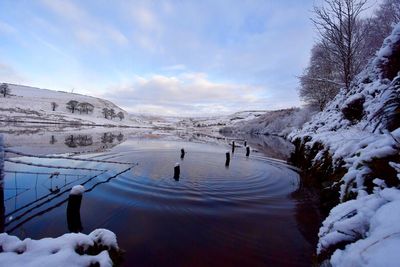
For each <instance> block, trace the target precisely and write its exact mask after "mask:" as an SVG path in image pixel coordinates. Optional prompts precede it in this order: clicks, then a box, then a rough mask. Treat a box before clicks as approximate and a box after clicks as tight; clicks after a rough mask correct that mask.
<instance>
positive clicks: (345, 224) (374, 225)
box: [318, 188, 400, 267]
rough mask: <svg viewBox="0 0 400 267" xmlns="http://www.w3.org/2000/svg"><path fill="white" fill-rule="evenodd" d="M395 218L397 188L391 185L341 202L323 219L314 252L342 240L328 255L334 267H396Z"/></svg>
mask: <svg viewBox="0 0 400 267" xmlns="http://www.w3.org/2000/svg"><path fill="white" fill-rule="evenodd" d="M399 220H400V190H397V189H394V188H386V189H383V190H381V191H380V190H379V191H378V192H376V193H375V194H371V195H367V194H365V195H363V196H359V197H358V198H357V199H355V200H350V201H347V202H344V203H342V204H340V205H338V206H337V207H335V208H334V209H332V211H331V214H330V216H329V217H328V218H327V219H326V220H325V221H324V222H323V226H322V227H321V229H320V233H319V236H320V240H319V243H318V253H320V252H321V251H322V250H323V249H324V248H328V247H331V246H334V245H337V244H338V243H343V242H345V243H347V245H346V246H345V247H344V248H343V249H338V250H336V251H335V252H334V253H333V255H332V257H331V264H332V266H334V267H336V266H337V267H361V266H371V267H372V266H387V267H395V266H398V263H399V262H400V254H399V253H398V249H399V244H400V225H399V223H398V222H399Z"/></svg>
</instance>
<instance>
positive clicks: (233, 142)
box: [232, 141, 235, 154]
mask: <svg viewBox="0 0 400 267" xmlns="http://www.w3.org/2000/svg"><path fill="white" fill-rule="evenodd" d="M233 153H235V141H232V154H233Z"/></svg>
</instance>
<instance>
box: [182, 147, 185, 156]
mask: <svg viewBox="0 0 400 267" xmlns="http://www.w3.org/2000/svg"><path fill="white" fill-rule="evenodd" d="M184 157H185V150H184V149H183V148H182V149H181V159H183V158H184Z"/></svg>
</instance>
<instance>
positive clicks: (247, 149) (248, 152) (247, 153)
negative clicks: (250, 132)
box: [246, 146, 250, 157]
mask: <svg viewBox="0 0 400 267" xmlns="http://www.w3.org/2000/svg"><path fill="white" fill-rule="evenodd" d="M248 156H250V147H249V146H246V157H248Z"/></svg>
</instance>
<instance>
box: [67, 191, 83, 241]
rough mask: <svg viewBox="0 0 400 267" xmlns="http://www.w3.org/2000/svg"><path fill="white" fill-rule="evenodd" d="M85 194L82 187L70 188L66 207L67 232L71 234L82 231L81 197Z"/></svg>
mask: <svg viewBox="0 0 400 267" xmlns="http://www.w3.org/2000/svg"><path fill="white" fill-rule="evenodd" d="M84 192H85V188H84V187H83V186H82V185H76V186H74V187H72V189H71V192H70V193H69V197H68V206H67V222H68V230H69V231H70V232H73V233H79V232H80V231H82V229H83V228H82V222H81V212H80V210H81V203H82V195H83V193H84Z"/></svg>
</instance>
